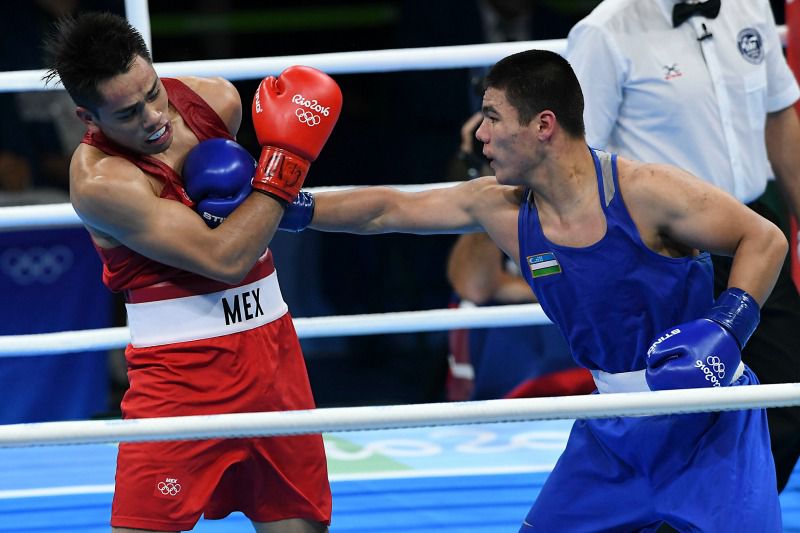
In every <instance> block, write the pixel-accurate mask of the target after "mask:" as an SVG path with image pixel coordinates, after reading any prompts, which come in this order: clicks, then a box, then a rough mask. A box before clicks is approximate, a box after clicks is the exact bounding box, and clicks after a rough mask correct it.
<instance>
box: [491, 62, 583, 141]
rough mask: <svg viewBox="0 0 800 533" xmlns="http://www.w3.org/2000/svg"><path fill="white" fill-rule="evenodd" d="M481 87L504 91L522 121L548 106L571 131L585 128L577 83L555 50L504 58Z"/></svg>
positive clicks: (581, 99)
mask: <svg viewBox="0 0 800 533" xmlns="http://www.w3.org/2000/svg"><path fill="white" fill-rule="evenodd" d="M484 87H486V88H493V89H498V90H502V91H504V92H505V95H506V98H507V99H508V102H509V103H510V104H511V105H512V106H513V107H514V109H516V110H517V113H518V114H519V122H520V124H522V125H526V124H529V123H530V121H531V120H533V118H534V117H535V116H536V115H537V114H538V113H541V112H542V111H544V110H545V109H549V110H550V111H552V112H553V113H554V114H555V116H556V118H557V119H558V123H559V124H560V125H561V127H562V128H563V129H564V130H565V131H566V132H567V133H569V134H570V135H572V136H574V137H578V136H583V135H584V134H585V132H586V130H585V127H584V123H583V93H582V92H581V86H580V83H579V82H578V78H577V76H575V72H574V71H573V70H572V67H571V66H570V64H569V63H568V62H567V60H566V59H564V58H563V57H561V56H560V55H558V54H556V53H554V52H550V51H547V50H527V51H525V52H519V53H516V54H512V55H510V56H508V57H505V58H503V59H501V60H500V61H498V62H497V63H496V64H495V65H494V66H493V67H492V68H491V69H490V70H489V73H488V74H487V75H486V79H485V81H484Z"/></svg>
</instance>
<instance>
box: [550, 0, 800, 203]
mask: <svg viewBox="0 0 800 533" xmlns="http://www.w3.org/2000/svg"><path fill="white" fill-rule="evenodd" d="M675 3H676V1H675V0H605V1H604V2H602V3H601V4H600V5H599V6H598V7H597V8H596V9H595V10H594V11H592V13H590V14H589V15H588V16H587V17H586V18H585V19H583V20H582V21H581V22H579V23H578V24H577V25H576V26H575V27H574V28H573V29H572V30H571V31H570V33H569V37H568V41H567V54H566V55H567V59H568V60H569V62H570V63H571V64H572V66H573V68H574V69H575V73H576V74H577V76H578V79H579V80H580V82H581V86H582V87H583V92H584V99H585V105H586V110H585V113H584V118H585V121H586V134H587V141H588V143H589V144H590V145H591V146H593V147H595V148H601V149H605V150H608V151H612V152H617V153H619V154H620V155H622V156H624V157H630V158H632V159H638V160H641V161H648V162H659V163H670V164H673V165H675V166H678V167H681V168H684V169H686V170H688V171H689V172H691V173H692V174H695V175H696V176H698V177H700V178H702V179H704V180H706V181H709V182H711V183H713V184H714V185H717V186H718V187H720V188H722V189H725V190H726V191H728V192H729V193H731V194H733V195H734V196H735V197H737V198H738V199H739V200H741V201H742V202H745V203H748V202H751V201H753V200H755V199H756V198H758V197H759V196H760V195H761V194H762V193H763V192H764V188H765V187H766V184H767V180H768V179H772V177H773V173H772V169H771V167H770V165H769V162H768V160H767V151H766V144H765V141H764V125H765V122H766V115H767V113H768V112H773V111H780V110H782V109H785V108H786V107H789V106H790V105H792V104H793V103H794V102H795V101H796V100H797V99H798V96H800V89H798V85H797V82H796V81H795V78H794V76H793V74H792V72H791V71H790V70H789V67H788V65H787V64H786V60H785V59H784V57H783V48H782V46H781V43H780V39H779V37H778V34H777V29H776V27H775V19H774V17H773V15H772V10H771V7H770V4H769V2H768V1H767V0H722V7H721V9H720V13H719V15H718V16H717V17H716V18H714V19H707V18H704V17H700V16H695V17H692V18H690V19H689V20H688V21H686V22H684V23H683V24H681V25H680V26H678V27H677V28H673V27H672V6H673V5H674V4H675ZM709 34H710V36H709ZM704 36H705V38H702V37H704ZM798 149H800V147H798Z"/></svg>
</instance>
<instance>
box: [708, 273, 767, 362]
mask: <svg viewBox="0 0 800 533" xmlns="http://www.w3.org/2000/svg"><path fill="white" fill-rule="evenodd" d="M760 315H761V311H760V310H759V307H758V303H757V302H756V301H755V299H754V298H753V297H752V296H750V295H749V294H747V293H746V292H745V291H743V290H742V289H737V288H735V287H732V288H730V289H726V290H725V291H724V292H723V293H722V294H720V295H719V298H717V301H716V302H714V305H713V306H712V307H711V309H709V310H708V313H706V314H705V316H704V318H707V319H709V320H713V321H714V322H716V323H717V324H720V325H722V326H723V327H724V328H725V329H727V330H728V331H730V332H731V333H732V334H733V336H734V337H735V338H736V341H737V342H738V343H739V348H740V349H741V348H744V345H745V344H746V343H747V341H748V340H749V339H750V336H751V335H752V334H753V332H754V331H755V330H756V326H758V321H759V318H760Z"/></svg>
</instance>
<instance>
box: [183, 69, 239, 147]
mask: <svg viewBox="0 0 800 533" xmlns="http://www.w3.org/2000/svg"><path fill="white" fill-rule="evenodd" d="M179 79H180V80H181V81H182V82H183V83H185V84H186V85H187V86H188V87H189V88H190V89H192V90H193V91H194V92H196V93H197V94H199V95H200V97H201V98H202V99H203V100H205V101H206V102H207V103H208V105H209V106H210V107H211V109H213V110H214V111H216V113H217V114H218V115H219V116H220V118H222V120H223V121H224V122H225V124H226V125H227V126H228V131H230V132H231V134H232V135H236V132H237V131H238V130H239V126H240V124H241V122H242V99H241V97H240V96H239V91H237V90H236V87H234V86H233V84H232V83H231V82H230V81H228V80H226V79H225V78H220V77H213V78H200V77H196V76H187V77H182V78H179Z"/></svg>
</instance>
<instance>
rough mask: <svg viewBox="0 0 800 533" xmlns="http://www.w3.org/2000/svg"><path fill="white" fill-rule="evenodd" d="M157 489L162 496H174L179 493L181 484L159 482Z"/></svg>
mask: <svg viewBox="0 0 800 533" xmlns="http://www.w3.org/2000/svg"><path fill="white" fill-rule="evenodd" d="M157 488H158V491H159V492H160V493H161V494H163V495H164V496H176V495H177V494H178V493H179V492H180V491H181V484H180V483H165V482H164V481H159V482H158V486H157Z"/></svg>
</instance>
